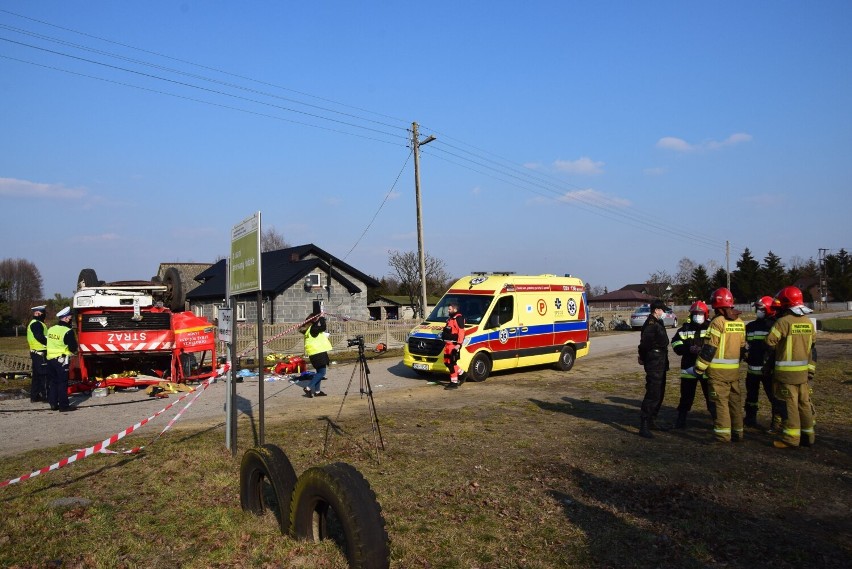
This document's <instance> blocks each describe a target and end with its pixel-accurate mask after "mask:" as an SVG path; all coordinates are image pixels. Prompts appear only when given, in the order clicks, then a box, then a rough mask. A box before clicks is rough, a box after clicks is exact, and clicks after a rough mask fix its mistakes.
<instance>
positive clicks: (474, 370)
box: [467, 352, 491, 381]
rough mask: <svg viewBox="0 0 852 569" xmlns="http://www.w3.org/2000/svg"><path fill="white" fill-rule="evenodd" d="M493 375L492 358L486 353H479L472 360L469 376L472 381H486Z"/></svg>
mask: <svg viewBox="0 0 852 569" xmlns="http://www.w3.org/2000/svg"><path fill="white" fill-rule="evenodd" d="M490 373H491V358H489V357H488V354H486V353H485V352H479V353H478V354H476V355H475V356H473V359H472V360H470V369H469V370H468V371H467V374H468V375H469V376H470V380H471V381H485V379H486V378H487V377H488V374H490Z"/></svg>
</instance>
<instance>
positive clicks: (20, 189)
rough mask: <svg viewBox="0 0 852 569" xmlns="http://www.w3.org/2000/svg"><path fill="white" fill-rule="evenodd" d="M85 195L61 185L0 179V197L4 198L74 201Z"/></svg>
mask: <svg viewBox="0 0 852 569" xmlns="http://www.w3.org/2000/svg"><path fill="white" fill-rule="evenodd" d="M86 194H87V192H86V190H84V189H80V188H66V187H65V186H63V185H62V184H40V183H38V182H30V181H29V180H16V179H14V178H0V196H4V197H11V198H36V199H42V198H46V199H52V200H53V199H60V200H63V199H67V200H76V199H80V198H84V197H86Z"/></svg>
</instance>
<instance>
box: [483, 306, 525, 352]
mask: <svg viewBox="0 0 852 569" xmlns="http://www.w3.org/2000/svg"><path fill="white" fill-rule="evenodd" d="M517 324H518V314H517V306H516V305H515V296H514V295H511V294H507V295H505V296H501V297H500V298H498V299H497V300H496V302H495V303H494V307H493V309H492V310H491V314H490V315H489V316H488V323H487V326H488V349H489V350H491V361H492V369H510V368H513V367H517V365H518V338H519V336H520V330H519V329H518V325H517Z"/></svg>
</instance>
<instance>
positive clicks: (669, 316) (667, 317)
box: [630, 304, 677, 330]
mask: <svg viewBox="0 0 852 569" xmlns="http://www.w3.org/2000/svg"><path fill="white" fill-rule="evenodd" d="M649 314H651V305H650V304H643V305H642V306H640V307H639V308H637V309H636V310H634V311H633V314H631V315H630V327H631V328H633V329H634V330H638V329H640V328H641V327H642V325H643V324H644V323H645V320H647V319H648V315H649ZM663 326H666V327H671V328H677V316H676V315H675V313H674V312H672V309H671V308H669V309H668V310H666V313H665V314H663Z"/></svg>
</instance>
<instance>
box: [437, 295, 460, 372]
mask: <svg viewBox="0 0 852 569" xmlns="http://www.w3.org/2000/svg"><path fill="white" fill-rule="evenodd" d="M447 316H448V318H447V325H446V326H444V330H443V331H442V332H441V339H442V340H444V364H445V365H446V366H447V369H449V370H450V383H449V385H447V389H456V388H457V387H458V386H459V375H461V374H463V373H464V372H463V371H462V370H461V368H460V367H459V366H458V361H459V352H460V350H461V345H462V342H463V341H464V316H462V314H461V312H459V307H458V304H456V303H454V302H451V303H450V304H448V305H447Z"/></svg>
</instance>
